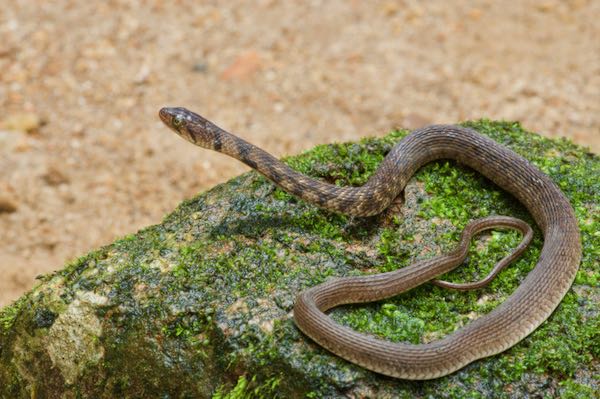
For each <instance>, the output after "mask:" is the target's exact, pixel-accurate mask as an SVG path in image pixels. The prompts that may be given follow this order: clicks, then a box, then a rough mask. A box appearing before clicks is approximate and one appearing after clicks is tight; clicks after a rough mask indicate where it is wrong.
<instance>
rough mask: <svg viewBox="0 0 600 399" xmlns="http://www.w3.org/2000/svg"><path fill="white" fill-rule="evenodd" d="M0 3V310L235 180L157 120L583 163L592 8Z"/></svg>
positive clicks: (292, 141)
mask: <svg viewBox="0 0 600 399" xmlns="http://www.w3.org/2000/svg"><path fill="white" fill-rule="evenodd" d="M221 3H222V4H221V5H217V2H216V1H215V2H208V1H169V2H166V1H164V2H163V1H157V0H156V1H131V0H122V1H114V0H112V1H111V0H107V1H101V2H100V1H91V2H84V1H75V0H55V1H51V2H50V1H45V2H42V1H37V0H18V1H15V0H0V237H1V240H0V273H1V276H2V278H1V280H0V305H4V304H7V303H9V301H11V300H13V299H16V298H17V297H18V295H20V294H21V293H22V292H23V291H24V290H26V289H28V288H30V287H31V286H32V285H33V284H34V282H35V280H34V277H35V276H36V275H37V274H40V273H45V272H49V271H51V270H55V269H58V268H60V267H61V266H62V265H63V264H64V262H65V261H67V260H68V259H72V258H74V257H77V256H79V255H82V254H84V253H85V252H86V251H88V250H90V249H92V248H94V247H97V246H100V245H103V244H108V243H110V242H111V241H112V240H114V239H115V238H117V237H119V236H122V235H125V234H128V233H133V232H135V231H136V230H137V229H139V228H141V227H144V226H146V225H149V224H153V223H158V222H160V221H161V219H162V217H163V216H164V215H165V214H166V213H167V212H169V211H171V210H172V209H173V208H174V207H175V206H176V205H177V204H178V203H179V202H180V201H181V200H183V199H184V198H189V197H191V196H193V195H194V194H196V193H198V192H200V191H202V190H205V189H208V188H210V187H211V186H213V185H215V184H216V183H219V182H224V181H226V180H227V179H228V178H230V177H232V176H235V175H237V174H239V173H241V172H244V171H245V170H246V168H245V167H244V166H243V165H242V164H241V163H239V162H236V161H233V160H231V159H229V158H227V157H226V156H224V155H220V154H216V153H213V152H210V151H207V150H201V149H199V148H197V147H194V146H192V145H190V144H189V143H187V142H185V141H183V140H181V139H180V138H178V137H177V136H176V135H175V134H173V133H171V132H170V131H169V130H168V129H167V128H166V127H164V126H163V125H162V124H161V122H160V121H159V119H158V117H157V111H158V109H159V108H160V107H162V106H168V105H169V106H186V107H188V108H190V109H192V110H194V111H196V112H198V113H200V114H202V115H204V116H206V117H207V118H209V119H211V120H213V121H215V122H216V123H217V124H219V125H221V126H222V127H224V128H226V129H228V130H231V131H233V132H234V133H237V134H238V135H240V136H242V137H244V138H246V139H247V140H249V141H251V142H253V143H255V144H257V145H259V146H261V147H263V148H264V149H266V150H268V151H269V152H271V153H273V154H274V155H276V156H278V157H280V156H283V155H288V154H295V153H298V152H300V151H303V150H306V149H309V148H311V147H313V146H314V145H315V144H319V143H331V142H334V141H347V140H355V139H358V138H360V137H362V136H366V135H378V136H381V135H384V134H385V133H387V132H388V131H390V130H391V129H392V128H394V127H406V128H411V129H413V128H417V127H420V126H424V125H427V124H431V123H454V122H459V121H464V120H467V119H477V118H481V117H487V118H491V119H507V120H518V121H521V122H522V124H523V125H524V126H525V127H526V128H528V129H530V130H533V131H536V132H539V133H541V134H543V135H546V136H548V137H559V136H564V137H569V138H570V139H572V140H573V141H575V142H577V143H579V144H582V145H586V146H589V147H590V148H591V151H593V152H595V153H598V152H600V24H599V23H598V22H597V21H598V19H599V18H600V2H599V1H593V0H589V1H587V0H571V1H567V0H565V1H519V2H496V1H484V0H479V1H462V0H456V1H453V2H446V1H428V2H421V1H416V0H406V1H371V2H360V1H345V0H344V1H342V0H339V1H337V0H330V1H302V2H300V1H296V2H291V1H287V2H277V1H271V0H265V1H256V2H245V1H228V2H221Z"/></svg>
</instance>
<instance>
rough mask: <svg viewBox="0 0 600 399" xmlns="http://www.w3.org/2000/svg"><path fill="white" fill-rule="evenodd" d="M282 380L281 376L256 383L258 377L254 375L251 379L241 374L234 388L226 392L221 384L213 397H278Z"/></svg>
mask: <svg viewBox="0 0 600 399" xmlns="http://www.w3.org/2000/svg"><path fill="white" fill-rule="evenodd" d="M280 382H281V377H277V378H270V379H268V380H267V381H265V382H264V383H262V384H257V383H256V377H252V379H251V380H250V381H248V379H246V377H245V376H243V375H242V376H240V377H239V378H238V380H237V383H236V385H235V387H233V389H231V390H230V391H229V392H227V393H224V390H225V389H226V388H224V387H223V386H221V387H220V388H219V389H217V392H215V394H214V395H213V396H212V399H263V398H269V399H271V398H277V397H279V396H278V395H277V387H278V386H279V383H280Z"/></svg>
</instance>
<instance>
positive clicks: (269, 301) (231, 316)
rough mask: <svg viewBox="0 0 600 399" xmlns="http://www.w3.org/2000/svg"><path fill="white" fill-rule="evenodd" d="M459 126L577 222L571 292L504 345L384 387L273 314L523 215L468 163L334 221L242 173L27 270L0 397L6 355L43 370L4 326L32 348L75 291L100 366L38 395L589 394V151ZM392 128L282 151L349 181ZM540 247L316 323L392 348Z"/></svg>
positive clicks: (482, 294) (507, 240)
mask: <svg viewBox="0 0 600 399" xmlns="http://www.w3.org/2000/svg"><path fill="white" fill-rule="evenodd" d="M466 125H467V126H470V127H472V128H474V129H476V130H479V131H480V132H482V133H483V134H486V135H488V136H490V137H492V138H493V139H494V140H496V141H498V142H500V143H502V144H504V145H507V146H509V147H510V148H511V149H513V150H514V151H516V152H518V153H520V154H522V155H524V156H525V157H527V158H528V159H529V160H530V161H531V162H533V163H534V164H536V165H537V166H538V167H539V168H540V169H542V170H543V171H544V172H545V173H547V174H548V175H549V176H550V177H551V178H552V179H553V180H554V181H555V182H556V183H557V184H558V185H559V186H560V187H561V188H562V189H563V191H564V192H565V194H566V195H567V196H568V197H569V199H570V200H571V203H572V205H573V207H574V209H575V212H576V215H577V218H578V220H579V225H580V228H581V233H582V245H583V259H582V265H581V268H580V271H579V272H578V274H577V277H576V280H575V283H574V286H573V289H572V290H571V291H570V292H569V293H568V294H567V296H566V297H565V299H564V301H563V302H562V304H561V305H560V306H559V308H558V309H557V311H556V312H555V313H554V314H553V315H552V317H551V318H550V319H549V321H548V322H546V323H544V324H543V325H542V326H541V327H540V328H538V329H537V330H536V331H535V332H534V333H533V334H531V335H530V336H529V337H528V338H526V339H525V340H523V341H522V342H521V343H519V344H518V345H516V346H515V347H513V348H511V349H510V350H508V351H506V352H504V353H502V354H500V355H498V356H494V357H492V358H487V359H483V360H481V361H477V362H475V363H473V364H471V365H469V366H468V367H466V368H465V369H463V370H461V371H459V372H457V373H454V374H452V375H450V376H447V377H444V378H440V379H437V380H434V381H428V382H408V381H401V380H394V379H389V378H382V377H381V376H379V375H377V374H375V373H371V372H369V371H366V370H364V369H362V368H360V367H357V366H355V365H352V364H350V363H348V362H346V361H344V360H342V359H340V358H338V357H336V356H333V355H331V354H330V353H329V352H327V351H325V350H323V349H321V348H320V347H319V346H317V345H314V344H313V343H311V341H310V340H309V339H307V338H306V337H305V336H304V335H302V334H301V333H300V332H299V331H298V329H297V328H296V327H295V325H294V323H293V320H292V318H291V314H292V309H293V303H294V300H295V296H296V295H297V293H299V292H300V291H302V290H303V289H306V288H308V287H312V286H314V285H316V284H319V283H321V282H323V281H325V280H326V279H327V278H329V277H331V276H345V275H361V274H366V273H373V272H379V271H389V270H395V269H397V268H399V267H404V266H406V265H409V264H411V263H412V262H414V261H415V260H418V259H423V258H430V257H433V256H437V255H438V254H440V253H442V252H446V251H448V250H450V249H452V248H453V247H454V246H455V245H456V243H457V240H458V237H459V235H460V232H461V230H462V229H463V228H464V226H465V225H466V224H467V223H468V222H469V221H470V220H472V219H474V218H479V217H484V216H487V215H493V214H503V215H512V216H516V217H520V218H523V219H525V220H526V221H529V222H530V223H531V222H532V219H531V217H530V216H529V214H528V213H527V211H526V210H525V209H524V208H523V207H522V206H521V205H519V204H518V203H517V202H516V201H514V199H513V198H512V197H510V196H509V195H507V194H506V193H504V192H503V191H502V190H500V189H499V188H498V187H496V186H495V185H493V184H492V183H490V182H489V181H488V180H486V179H485V178H483V177H482V176H480V175H479V174H478V173H476V172H474V171H472V170H470V169H468V168H465V167H463V166H461V165H459V164H457V163H456V162H452V161H440V162H434V163H431V164H429V165H427V166H425V167H424V168H422V169H421V170H419V171H418V173H417V174H416V175H415V177H414V179H413V180H411V183H410V184H409V186H408V187H407V189H406V190H405V193H404V205H403V206H402V207H401V213H396V214H385V215H381V216H377V217H373V218H363V219H360V218H355V219H352V218H348V217H346V216H340V215H335V214H332V213H329V212H326V211H323V210H320V209H318V208H316V207H314V206H312V205H310V204H306V203H304V202H303V201H301V200H298V199H296V198H294V197H292V196H290V195H288V194H287V193H284V192H283V191H281V190H279V189H275V188H274V187H273V185H272V184H271V183H270V182H268V181H267V180H266V179H264V178H263V177H261V176H259V175H258V174H257V173H254V172H252V173H248V174H245V175H242V176H240V177H237V178H235V179H233V180H231V181H230V182H228V183H227V184H223V185H219V186H217V187H215V188H213V189H212V190H211V191H209V192H208V193H205V194H202V195H199V196H197V197H195V198H193V199H190V200H188V201H185V202H184V203H182V204H181V205H180V206H179V207H178V208H177V209H176V210H175V211H174V212H173V213H171V214H170V215H168V216H167V217H166V218H165V219H164V221H163V223H162V224H160V225H157V226H152V227H149V228H147V229H144V230H142V231H140V232H139V233H137V234H135V235H130V236H127V237H124V238H123V239H120V240H118V241H117V242H115V243H113V244H112V245H110V246H107V247H104V248H101V249H99V250H98V251H94V252H92V253H90V254H88V255H86V256H84V257H82V258H79V259H78V260H76V261H74V262H72V263H71V264H69V265H68V266H67V267H66V268H65V269H63V270H62V271H60V272H57V273H54V274H52V275H48V276H46V277H44V279H43V281H42V284H41V285H40V286H39V287H37V288H36V289H35V290H34V291H33V292H32V293H30V294H29V296H28V297H26V298H27V299H23V300H21V301H19V302H18V303H16V304H15V305H13V306H11V307H7V308H5V309H3V310H1V311H0V354H1V356H0V361H1V363H0V364H1V365H3V366H4V365H8V366H7V367H6V368H5V369H4V370H1V369H0V385H2V384H5V385H4V386H7V387H8V386H9V387H10V390H8V388H7V390H5V391H2V389H0V392H2V394H4V393H5V392H9V393H10V394H11V395H12V396H19V395H21V394H25V393H28V391H27V389H28V388H26V386H27V385H26V384H25V383H24V382H23V381H24V380H23V378H24V377H22V374H21V371H20V370H18V369H16V368H15V367H14V365H13V364H14V362H13V359H17V360H18V361H19V362H21V363H19V364H26V367H27V373H30V374H31V375H44V372H45V371H46V369H45V367H46V366H45V365H47V364H49V363H48V362H49V360H48V358H47V356H46V357H45V358H44V356H45V355H44V354H43V353H41V354H39V355H40V356H39V358H40V359H45V360H44V361H45V362H46V363H43V362H41V361H40V362H37V363H36V362H34V361H32V362H30V363H28V362H24V361H23V359H21V358H20V357H19V356H22V355H20V354H16V352H14V348H15V347H16V345H17V344H16V342H17V337H21V338H19V339H24V340H25V341H23V342H25V344H26V345H33V344H32V342H34V339H37V340H38V341H35V342H38V343H39V342H43V339H45V338H43V337H45V336H46V335H45V334H47V331H48V330H49V329H51V328H52V326H53V322H54V320H55V319H56V318H57V317H58V318H59V317H61V315H62V314H64V312H65V309H67V308H68V306H69V304H71V303H72V302H73V301H75V300H82V298H87V297H88V296H89V295H92V294H93V295H92V296H91V298H92V302H91V303H92V304H93V306H94V314H95V316H96V317H97V318H98V320H100V321H101V325H102V334H101V335H99V336H98V340H97V342H96V343H97V344H98V345H101V346H102V348H103V349H104V351H105V352H104V353H105V355H104V357H103V361H102V363H101V364H99V365H97V366H95V367H96V368H94V367H92V366H91V365H90V367H89V368H88V369H86V371H85V372H83V373H82V375H81V376H80V381H81V384H80V385H79V387H78V388H77V392H75V391H74V390H73V389H74V388H73V387H65V386H64V381H63V382H61V376H60V375H59V374H58V373H57V375H50V376H48V378H46V379H40V381H43V383H42V385H41V387H40V388H39V390H38V393H44V392H46V393H47V392H50V388H49V387H50V386H52V387H54V388H52V389H54V391H55V392H59V391H60V392H63V391H64V392H70V393H75V394H76V395H80V396H95V397H111V396H120V397H132V396H136V395H138V396H139V395H142V394H143V395H146V396H149V397H158V396H162V397H211V396H212V397H215V398H254V397H257V398H260V397H275V396H276V395H279V396H280V397H304V396H306V397H315V398H317V397H336V396H340V395H342V394H343V395H348V396H352V395H353V396H356V397H401V398H402V397H440V396H442V397H447V398H460V397H465V395H467V394H466V392H468V395H470V396H467V397H489V396H490V395H494V396H495V397H514V396H515V395H517V396H527V395H530V396H531V395H533V394H534V393H535V392H537V391H539V390H544V392H547V395H548V396H550V397H551V396H564V397H577V395H580V396H581V395H584V396H585V395H586V394H587V393H589V392H592V391H593V390H594V389H597V380H594V379H593V378H592V377H591V375H593V374H594V370H595V368H597V364H598V363H597V359H598V356H599V353H598V351H599V349H598V348H600V337H599V336H598V331H600V325H599V315H598V308H599V306H598V305H599V304H598V294H597V293H598V281H599V277H600V270H599V265H598V262H597V259H599V258H600V233H599V231H600V204H599V202H598V196H597V193H598V192H600V181H599V179H598V176H600V159H599V158H598V157H597V156H594V155H592V154H589V153H588V152H586V150H585V149H582V148H580V147H577V146H575V145H573V144H572V143H570V142H568V141H564V140H549V139H545V138H542V137H540V136H537V135H532V134H529V133H527V132H526V131H524V130H523V129H522V128H521V126H520V125H518V124H516V123H512V122H491V121H487V120H481V121H476V122H469V123H466ZM406 134H407V132H406V131H396V132H393V133H391V134H390V135H388V136H386V137H384V138H377V139H376V138H370V139H364V140H362V141H361V142H360V143H350V144H334V145H328V146H318V147H316V148H315V149H313V150H311V151H309V152H307V153H305V154H302V155H300V156H297V157H291V158H287V159H286V162H287V163H288V164H290V165H291V166H292V167H293V168H295V169H297V170H299V171H301V172H303V173H306V174H309V175H311V176H314V177H318V178H320V179H323V180H325V181H328V182H332V183H335V184H339V185H361V184H363V183H364V182H365V181H366V180H367V179H368V178H369V176H370V175H371V174H372V173H373V172H374V170H375V169H376V168H377V166H378V165H379V163H380V162H381V160H382V159H383V158H384V157H385V155H386V154H387V152H389V151H390V149H391V148H392V147H393V145H394V144H395V143H396V142H397V141H398V140H400V139H401V138H402V137H404V135H406ZM520 238H521V237H520V236H519V234H518V233H516V232H513V231H503V230H501V231H492V232H486V233H482V234H480V235H479V236H478V237H476V238H475V239H474V240H473V241H472V243H471V245H470V249H469V255H468V259H467V261H466V262H465V264H463V265H461V266H460V267H458V268H457V269H456V270H454V271H452V272H451V273H448V274H447V275H446V276H444V277H443V278H444V279H446V280H450V281H476V280H479V279H481V278H482V277H483V276H485V275H486V274H487V273H488V272H489V270H490V269H491V268H492V267H493V265H494V264H495V263H496V262H497V261H498V260H499V259H501V258H502V257H503V256H505V255H506V254H507V253H509V252H510V251H512V249H513V248H514V247H515V246H516V245H517V244H518V242H519V240H520ZM541 246H542V237H541V234H540V232H539V231H538V230H536V231H535V237H534V240H533V242H532V245H531V246H530V248H529V249H528V250H527V251H526V252H525V253H524V254H523V255H522V256H521V257H520V259H519V260H517V261H516V262H514V264H512V265H511V266H509V267H508V268H507V269H506V270H504V271H502V273H500V275H499V276H498V277H497V278H495V279H494V280H493V281H492V283H491V284H490V285H489V286H488V287H485V288H483V289H481V290H475V291H468V292H456V291H451V290H446V289H441V288H438V287H435V286H432V285H423V286H421V287H418V288H416V289H414V290H412V291H410V292H408V293H406V294H403V295H400V296H398V297H396V298H393V299H390V300H386V301H382V302H380V303H374V304H369V305H365V306H362V305H361V306H345V307H341V308H338V309H335V310H334V311H333V312H332V317H334V318H335V319H336V320H338V321H340V322H341V323H344V324H346V325H349V326H352V327H353V328H355V329H357V330H360V331H365V332H370V333H373V334H376V335H379V336H381V337H384V338H385V339H389V340H392V341H398V342H402V341H404V342H412V343H418V342H426V341H430V340H434V339H437V338H439V337H441V336H444V335H446V334H448V333H450V332H452V331H454V330H455V329H456V328H458V327H460V326H461V325H463V324H465V323H468V322H469V321H470V320H472V319H473V318H475V317H478V316H480V315H482V314H485V313H487V312H489V311H490V310H491V309H493V308H494V307H495V306H497V305H498V304H499V303H501V302H502V301H503V300H504V299H505V298H506V297H508V296H509V295H510V294H511V293H512V292H513V291H514V289H515V288H516V287H517V286H518V285H519V284H520V282H521V281H522V279H523V278H524V276H525V275H526V274H527V272H528V271H529V270H531V268H532V267H534V266H535V264H536V262H537V260H538V258H539V253H540V248H541ZM94 298H95V299H94ZM90 306H92V305H90ZM40 339H42V341H39V340H40ZM21 344H23V343H21ZM21 344H19V345H21ZM249 375H251V376H252V378H250V377H247V376H249ZM52 384H54V385H52ZM61 384H62V385H61ZM42 388H43V389H46V391H44V390H43V389H42ZM569 395H570V396H569ZM0 396H1V395H0ZM21 396H23V395H21Z"/></svg>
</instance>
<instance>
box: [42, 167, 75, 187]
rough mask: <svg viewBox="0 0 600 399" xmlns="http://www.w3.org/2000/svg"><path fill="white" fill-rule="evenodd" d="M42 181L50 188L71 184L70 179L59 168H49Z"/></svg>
mask: <svg viewBox="0 0 600 399" xmlns="http://www.w3.org/2000/svg"><path fill="white" fill-rule="evenodd" d="M42 179H44V181H45V182H46V184H48V185H49V186H58V185H61V184H65V183H68V182H69V177H68V176H67V175H66V174H65V173H64V172H63V171H62V170H61V169H60V168H59V167H57V166H54V165H52V166H49V167H48V168H47V169H46V173H44V174H43V175H42Z"/></svg>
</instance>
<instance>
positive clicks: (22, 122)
mask: <svg viewBox="0 0 600 399" xmlns="http://www.w3.org/2000/svg"><path fill="white" fill-rule="evenodd" d="M43 124H44V121H43V119H42V118H41V117H40V116H39V115H38V114H36V113H33V112H22V113H17V114H13V115H9V116H7V117H6V118H5V119H4V120H2V121H1V122H0V127H1V128H3V129H6V130H15V131H18V132H26V133H35V132H37V130H38V129H39V128H40V127H41V126H42V125H43Z"/></svg>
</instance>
